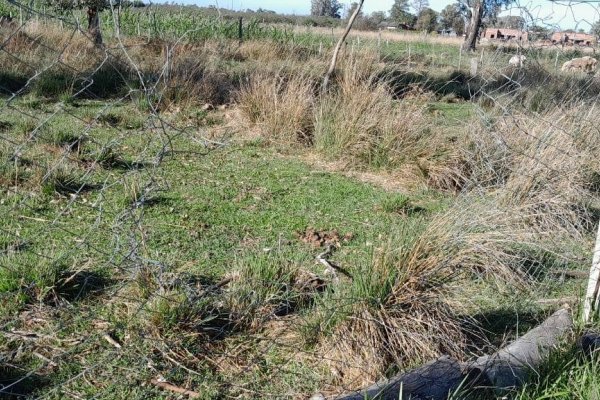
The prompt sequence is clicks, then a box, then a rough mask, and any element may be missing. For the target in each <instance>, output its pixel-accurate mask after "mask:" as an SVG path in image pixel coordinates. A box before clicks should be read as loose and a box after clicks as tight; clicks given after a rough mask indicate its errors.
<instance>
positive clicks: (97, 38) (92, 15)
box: [87, 7, 102, 46]
mask: <svg viewBox="0 0 600 400" xmlns="http://www.w3.org/2000/svg"><path fill="white" fill-rule="evenodd" d="M87 16H88V33H89V34H90V35H91V36H92V38H93V39H94V44H95V45H96V46H100V45H102V32H101V31H100V16H99V15H98V9H97V8H96V7H89V8H88V10H87Z"/></svg>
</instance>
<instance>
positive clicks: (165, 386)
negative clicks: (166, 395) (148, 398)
mask: <svg viewBox="0 0 600 400" xmlns="http://www.w3.org/2000/svg"><path fill="white" fill-rule="evenodd" d="M150 383H152V384H153V385H154V386H157V387H159V388H161V389H165V390H168V391H170V392H173V393H179V394H183V395H186V396H188V397H189V398H190V399H197V398H199V397H200V393H198V392H194V391H192V390H187V389H184V388H180V387H179V386H175V385H171V384H170V383H168V382H163V381H160V380H158V379H151V380H150Z"/></svg>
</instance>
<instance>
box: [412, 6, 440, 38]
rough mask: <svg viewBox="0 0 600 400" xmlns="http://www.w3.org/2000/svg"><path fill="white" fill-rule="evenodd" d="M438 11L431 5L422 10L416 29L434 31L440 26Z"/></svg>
mask: <svg viewBox="0 0 600 400" xmlns="http://www.w3.org/2000/svg"><path fill="white" fill-rule="evenodd" d="M437 20H438V13H437V12H435V11H434V10H432V9H431V8H429V7H426V8H424V9H422V10H421V12H420V13H419V16H418V17H417V22H416V24H415V29H417V30H420V31H426V32H428V33H429V32H433V31H434V30H436V29H437V26H438V21H437Z"/></svg>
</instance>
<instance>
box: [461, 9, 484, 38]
mask: <svg viewBox="0 0 600 400" xmlns="http://www.w3.org/2000/svg"><path fill="white" fill-rule="evenodd" d="M482 17H483V0H477V1H476V2H475V5H474V6H473V11H472V12H471V23H470V24H469V29H468V32H467V37H466V38H465V41H464V43H463V45H462V47H463V50H475V45H476V44H477V37H478V36H479V28H480V27H481V19H482Z"/></svg>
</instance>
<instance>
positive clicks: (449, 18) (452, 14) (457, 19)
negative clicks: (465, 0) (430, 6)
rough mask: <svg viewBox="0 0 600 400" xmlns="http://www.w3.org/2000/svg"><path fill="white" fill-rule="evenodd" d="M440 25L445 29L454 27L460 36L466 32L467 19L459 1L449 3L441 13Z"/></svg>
mask: <svg viewBox="0 0 600 400" xmlns="http://www.w3.org/2000/svg"><path fill="white" fill-rule="evenodd" d="M440 25H441V26H442V28H444V29H453V30H454V32H456V34H457V35H458V36H462V34H463V33H464V32H465V20H464V18H463V14H462V13H461V12H460V7H459V5H458V3H453V4H448V5H447V6H446V7H445V8H444V9H443V10H442V12H441V13H440Z"/></svg>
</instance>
